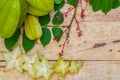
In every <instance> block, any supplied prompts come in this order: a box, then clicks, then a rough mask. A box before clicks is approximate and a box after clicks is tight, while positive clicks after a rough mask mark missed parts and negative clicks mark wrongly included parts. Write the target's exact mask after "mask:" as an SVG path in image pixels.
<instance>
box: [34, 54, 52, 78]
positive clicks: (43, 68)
mask: <svg viewBox="0 0 120 80" xmlns="http://www.w3.org/2000/svg"><path fill="white" fill-rule="evenodd" d="M34 66H35V69H36V78H39V77H44V79H45V80H49V79H50V76H51V75H52V73H53V70H52V69H51V68H52V67H53V66H52V64H50V63H49V62H48V60H47V59H45V58H44V57H43V56H42V60H41V62H38V63H36V64H35V65H34Z"/></svg>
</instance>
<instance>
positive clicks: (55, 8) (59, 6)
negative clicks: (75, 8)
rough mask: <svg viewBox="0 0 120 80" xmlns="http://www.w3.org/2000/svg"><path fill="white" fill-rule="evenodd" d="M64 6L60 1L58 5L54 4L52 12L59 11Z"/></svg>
mask: <svg viewBox="0 0 120 80" xmlns="http://www.w3.org/2000/svg"><path fill="white" fill-rule="evenodd" d="M64 5H65V1H64V0H63V1H61V2H60V3H59V4H56V3H55V4H54V10H55V11H57V10H60V9H61V8H62V7H63V6H64Z"/></svg>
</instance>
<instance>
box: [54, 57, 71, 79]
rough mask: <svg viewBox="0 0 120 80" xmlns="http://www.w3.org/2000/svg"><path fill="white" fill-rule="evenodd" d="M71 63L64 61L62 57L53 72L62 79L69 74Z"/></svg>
mask: <svg viewBox="0 0 120 80" xmlns="http://www.w3.org/2000/svg"><path fill="white" fill-rule="evenodd" d="M68 67H69V61H64V60H63V58H62V57H60V58H59V59H58V61H57V63H56V64H55V66H54V67H53V71H54V72H56V73H58V74H59V75H60V76H61V77H65V75H66V73H67V72H68Z"/></svg>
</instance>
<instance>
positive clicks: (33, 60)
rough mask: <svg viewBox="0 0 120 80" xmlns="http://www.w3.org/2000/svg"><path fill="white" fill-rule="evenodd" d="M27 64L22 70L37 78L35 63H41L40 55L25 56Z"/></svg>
mask: <svg viewBox="0 0 120 80" xmlns="http://www.w3.org/2000/svg"><path fill="white" fill-rule="evenodd" d="M24 60H25V63H24V64H23V66H22V68H23V69H24V70H25V71H27V72H28V73H29V74H30V75H31V76H32V77H33V78H36V70H35V67H34V64H35V63H39V62H40V61H39V57H38V53H35V54H32V55H24Z"/></svg>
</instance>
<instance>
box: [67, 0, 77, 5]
mask: <svg viewBox="0 0 120 80" xmlns="http://www.w3.org/2000/svg"><path fill="white" fill-rule="evenodd" d="M67 2H68V4H70V5H72V6H75V5H76V4H77V0H67Z"/></svg>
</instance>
